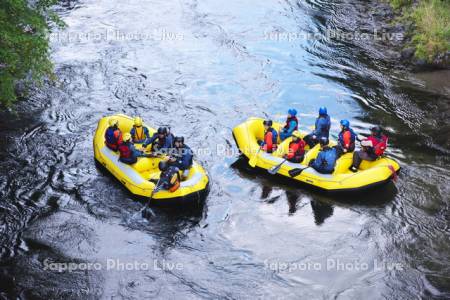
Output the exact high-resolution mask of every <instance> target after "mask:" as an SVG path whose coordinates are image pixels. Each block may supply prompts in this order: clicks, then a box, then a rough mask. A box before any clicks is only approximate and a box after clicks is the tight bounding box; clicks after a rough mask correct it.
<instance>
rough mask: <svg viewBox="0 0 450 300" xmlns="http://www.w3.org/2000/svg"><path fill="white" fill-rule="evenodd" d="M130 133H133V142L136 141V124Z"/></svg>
mask: <svg viewBox="0 0 450 300" xmlns="http://www.w3.org/2000/svg"><path fill="white" fill-rule="evenodd" d="M130 134H131V139H132V140H133V142H134V141H136V139H135V137H136V129H135V128H134V126H133V128H131V130H130Z"/></svg>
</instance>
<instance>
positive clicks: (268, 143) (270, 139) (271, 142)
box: [263, 128, 278, 153]
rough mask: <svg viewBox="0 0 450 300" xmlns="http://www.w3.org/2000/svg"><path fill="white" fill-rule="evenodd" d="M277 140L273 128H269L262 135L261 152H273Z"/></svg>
mask: <svg viewBox="0 0 450 300" xmlns="http://www.w3.org/2000/svg"><path fill="white" fill-rule="evenodd" d="M277 138H278V134H277V131H276V130H275V129H273V128H269V129H268V130H267V131H266V132H265V133H264V146H263V150H264V151H266V152H268V153H272V152H273V151H275V150H276V149H277Z"/></svg>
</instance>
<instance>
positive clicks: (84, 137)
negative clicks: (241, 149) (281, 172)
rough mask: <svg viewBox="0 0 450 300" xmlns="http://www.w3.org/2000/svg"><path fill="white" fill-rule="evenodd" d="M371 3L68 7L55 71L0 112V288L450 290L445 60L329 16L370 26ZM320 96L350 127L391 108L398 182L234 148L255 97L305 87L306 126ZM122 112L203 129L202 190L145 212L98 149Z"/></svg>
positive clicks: (231, 294) (257, 106)
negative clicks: (437, 66)
mask: <svg viewBox="0 0 450 300" xmlns="http://www.w3.org/2000/svg"><path fill="white" fill-rule="evenodd" d="M351 2H352V3H351ZM367 3H368V2H367V1H362V0H361V1H345V0H339V1H333V2H330V1H321V0H309V1H298V2H296V1H289V0H286V1H274V0H267V1H253V0H245V1H235V0H231V1H227V2H223V1H217V0H203V1H195V0H179V1H160V0H152V1H150V0H124V1H107V0H95V1H94V0H83V1H69V2H67V3H66V4H65V5H63V6H61V7H58V13H59V14H60V15H61V16H62V18H63V19H64V21H65V22H66V23H67V25H68V27H67V28H66V29H65V30H62V31H59V32H58V33H57V34H54V35H53V36H52V39H51V40H52V57H53V60H54V62H55V69H56V73H57V76H58V78H59V80H58V82H57V83H55V84H52V85H50V84H47V85H45V86H44V87H42V88H41V89H37V90H36V91H34V92H33V93H32V94H31V95H30V97H29V99H27V100H26V101H24V102H21V103H20V104H19V106H18V107H17V109H16V112H15V113H10V112H2V113H1V118H0V126H1V127H0V128H1V130H0V137H1V139H0V144H1V148H0V149H1V150H0V153H1V155H2V160H1V170H0V186H1V189H0V197H1V202H0V241H1V244H0V245H1V257H2V260H1V265H0V266H1V271H0V279H1V281H0V298H6V299H8V298H9V299H16V298H21V299H61V298H63V299H87V298H88V299H89V298H108V299H112V298H114V299H121V298H125V299H143V298H150V297H156V298H166V299H167V298H168V299H173V298H182V299H184V298H187V299H199V298H239V299H240V298H244V299H253V298H256V297H257V298H283V299H284V298H285V299H299V298H305V299H331V298H332V299H380V298H388V299H415V298H427V299H429V298H435V299H448V298H449V297H450V262H449V261H450V239H449V237H450V229H449V219H450V210H449V196H448V195H449V190H450V189H449V184H448V183H449V178H450V171H449V170H448V166H449V157H448V153H449V151H448V148H449V147H447V146H448V145H449V144H448V132H449V130H448V129H449V126H448V111H449V105H448V104H449V103H450V96H449V89H450V87H449V82H450V80H448V79H450V77H449V73H448V72H446V71H443V72H440V73H426V74H412V73H410V72H409V71H407V70H405V69H402V68H397V67H396V65H395V63H394V62H392V60H390V59H388V58H387V57H384V54H383V51H381V50H380V48H379V47H378V46H373V45H372V43H371V42H370V41H364V40H363V41H357V40H348V39H341V38H336V37H330V36H329V35H328V33H327V30H347V31H348V32H353V30H354V29H355V28H356V27H358V26H361V25H360V24H366V25H367V28H370V26H369V25H370V22H371V20H370V19H369V18H366V17H365V10H367V5H366V4H367ZM364 26H365V25H364ZM364 26H363V27H361V29H362V31H364V30H367V28H366V27H364ZM364 28H366V29H364ZM430 74H431V75H430ZM433 74H434V75H433ZM436 74H437V75H436ZM445 78H447V79H445ZM321 105H325V106H327V107H328V110H329V112H330V114H331V116H332V120H333V128H332V130H333V132H334V135H335V134H336V132H337V128H338V121H339V120H340V119H341V118H348V119H350V121H351V123H352V124H353V126H354V128H355V130H356V131H358V132H359V133H367V132H368V128H370V126H371V125H372V124H375V123H379V124H381V125H382V126H383V127H385V128H386V130H387V132H388V134H389V136H390V140H391V144H390V149H389V155H391V156H392V157H393V158H395V159H396V160H398V161H399V163H400V164H401V167H402V170H401V173H400V176H399V179H398V181H397V182H396V183H390V184H387V185H385V186H384V187H383V188H381V189H377V190H375V191H372V192H371V193H364V194H358V195H355V196H351V197H350V196H347V197H338V198H337V197H333V196H328V195H324V194H321V193H318V192H314V191H310V190H307V189H303V188H298V187H295V186H293V185H292V184H291V185H290V184H287V183H285V182H282V181H279V180H273V179H271V178H270V177H268V176H265V175H262V174H258V173H255V172H253V171H252V170H250V169H249V168H248V167H247V166H246V165H247V164H246V162H245V161H242V160H240V159H238V158H237V156H236V155H233V154H227V155H224V152H227V153H229V152H233V151H235V150H236V148H235V145H234V141H233V139H232V135H231V129H232V128H233V127H234V126H235V125H237V124H239V123H240V122H242V121H244V120H245V119H246V118H247V117H249V116H270V117H271V118H273V119H275V120H281V119H282V118H283V117H284V114H285V112H286V110H287V108H289V107H295V108H297V110H298V111H299V112H300V118H301V121H300V122H301V123H302V125H303V127H304V128H307V127H308V126H310V125H312V124H313V122H314V118H315V115H316V111H317V108H318V107H319V106H321ZM117 112H122V113H125V114H128V115H137V114H139V115H141V116H142V117H143V118H144V120H145V121H147V122H148V123H149V124H154V126H160V125H167V124H170V126H171V127H172V130H173V131H174V132H176V133H177V134H179V135H184V136H185V137H186V139H187V144H189V145H190V146H191V148H193V149H203V150H205V149H206V151H204V153H203V154H202V155H197V157H196V159H197V160H198V161H199V162H200V163H201V164H202V165H203V166H204V167H205V168H206V169H207V170H208V172H209V175H210V180H211V190H210V193H209V196H208V197H207V199H206V202H205V205H204V207H203V208H202V209H200V210H195V211H183V210H181V211H176V212H174V211H167V210H160V209H159V210H158V209H155V210H154V216H151V217H149V218H148V219H144V218H142V216H141V213H140V212H141V209H142V207H143V204H142V203H140V202H138V201H135V200H134V199H133V197H131V196H130V194H129V193H127V192H126V190H124V189H123V188H122V187H121V186H120V185H119V184H118V183H117V182H116V181H115V180H113V179H112V178H111V177H110V176H108V175H107V174H105V173H104V172H102V171H101V170H98V169H97V168H96V167H95V165H94V160H93V149H92V136H93V133H94V131H95V128H96V123H97V121H98V120H99V118H101V117H102V116H104V115H108V114H112V113H117ZM208 150H209V151H208ZM225 150H226V151H225ZM57 263H59V264H57ZM69 263H72V265H70V266H72V270H71V272H69V271H62V269H63V268H65V267H68V266H69ZM125 263H129V264H128V265H125ZM57 268H59V269H60V270H59V271H58V270H56V269H57Z"/></svg>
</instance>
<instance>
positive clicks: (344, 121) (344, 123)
mask: <svg viewBox="0 0 450 300" xmlns="http://www.w3.org/2000/svg"><path fill="white" fill-rule="evenodd" d="M341 125H342V126H344V127H345V128H349V127H350V122H349V121H348V120H341Z"/></svg>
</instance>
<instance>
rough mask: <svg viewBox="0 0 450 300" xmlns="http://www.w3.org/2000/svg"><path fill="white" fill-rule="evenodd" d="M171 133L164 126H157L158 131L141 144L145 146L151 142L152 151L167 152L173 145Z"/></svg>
mask: <svg viewBox="0 0 450 300" xmlns="http://www.w3.org/2000/svg"><path fill="white" fill-rule="evenodd" d="M173 138H174V136H173V134H172V133H171V132H170V131H169V130H168V129H167V128H166V127H159V128H158V131H157V132H155V134H153V136H152V137H151V138H148V139H147V140H146V141H145V142H144V143H143V144H142V146H143V147H144V148H146V147H147V146H148V145H150V144H152V148H151V151H152V152H167V151H169V150H170V149H171V148H172V147H173Z"/></svg>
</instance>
